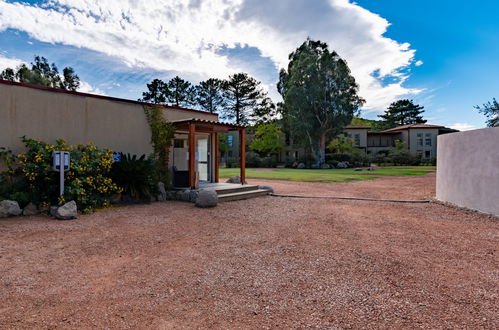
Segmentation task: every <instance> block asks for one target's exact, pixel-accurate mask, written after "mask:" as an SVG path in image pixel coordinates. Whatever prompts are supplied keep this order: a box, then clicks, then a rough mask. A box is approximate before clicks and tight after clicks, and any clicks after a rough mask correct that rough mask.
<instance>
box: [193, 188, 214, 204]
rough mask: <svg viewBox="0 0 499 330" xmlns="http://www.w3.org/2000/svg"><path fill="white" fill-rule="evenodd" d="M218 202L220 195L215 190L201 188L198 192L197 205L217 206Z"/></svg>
mask: <svg viewBox="0 0 499 330" xmlns="http://www.w3.org/2000/svg"><path fill="white" fill-rule="evenodd" d="M217 204H218V195H217V192H216V191H214V190H207V189H201V190H200V191H199V193H198V194H197V198H196V206H197V207H202V208H205V207H215V206H217Z"/></svg>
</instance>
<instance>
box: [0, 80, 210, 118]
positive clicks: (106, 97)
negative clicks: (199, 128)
mask: <svg viewBox="0 0 499 330" xmlns="http://www.w3.org/2000/svg"><path fill="white" fill-rule="evenodd" d="M0 84H3V85H11V86H18V87H26V88H33V89H38V90H44V91H49V92H55V93H64V94H71V95H77V96H83V97H92V98H96V99H103V100H109V101H117V102H125V103H131V104H139V105H148V106H160V107H162V108H166V109H176V110H184V111H191V112H197V113H202V114H205V115H213V116H217V118H218V114H216V113H211V112H208V111H201V110H196V109H190V108H183V107H177V106H175V105H164V104H155V103H149V102H143V101H134V100H129V99H122V98H119V97H114V96H106V95H98V94H90V93H83V92H76V91H68V90H66V89H60V88H52V87H46V86H40V85H35V84H26V83H19V82H15V81H9V80H2V79H0Z"/></svg>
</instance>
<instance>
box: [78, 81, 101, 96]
mask: <svg viewBox="0 0 499 330" xmlns="http://www.w3.org/2000/svg"><path fill="white" fill-rule="evenodd" d="M78 92H82V93H90V94H98V95H106V93H104V92H103V91H102V90H100V89H99V88H98V87H95V86H92V85H90V84H89V83H87V82H86V81H80V88H79V89H78Z"/></svg>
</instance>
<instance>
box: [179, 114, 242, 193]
mask: <svg viewBox="0 0 499 330" xmlns="http://www.w3.org/2000/svg"><path fill="white" fill-rule="evenodd" d="M171 123H172V124H173V125H174V126H175V128H176V129H177V130H182V131H187V132H189V133H188V134H189V135H188V140H189V185H190V187H191V188H196V159H195V154H196V148H195V143H196V140H195V136H196V132H202V133H210V134H211V136H212V141H214V155H213V156H214V157H215V166H214V172H215V173H214V174H215V175H214V177H215V178H214V182H218V181H219V176H218V133H226V132H231V131H239V150H240V152H239V155H240V164H241V165H240V169H241V172H240V177H241V184H244V182H245V181H246V126H244V125H239V124H232V123H224V122H218V121H212V120H206V119H198V118H190V119H182V120H176V121H172V122H171Z"/></svg>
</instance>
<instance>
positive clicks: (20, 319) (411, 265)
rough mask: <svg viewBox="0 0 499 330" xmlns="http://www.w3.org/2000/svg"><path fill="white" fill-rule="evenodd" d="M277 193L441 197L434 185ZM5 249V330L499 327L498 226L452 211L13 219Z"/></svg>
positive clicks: (1, 272) (417, 179) (0, 229)
mask: <svg viewBox="0 0 499 330" xmlns="http://www.w3.org/2000/svg"><path fill="white" fill-rule="evenodd" d="M262 182H264V181H261V180H251V183H262ZM266 182H267V183H269V184H271V185H273V186H274V188H276V190H277V192H282V193H292V192H293V193H309V194H318V195H320V194H326V193H327V194H332V193H334V194H342V195H345V196H346V195H348V196H351V195H356V196H365V197H390V198H392V197H397V198H427V197H430V196H432V194H433V186H434V176H433V175H427V176H414V177H412V176H410V177H403V178H400V177H397V178H395V177H390V178H383V179H379V180H374V181H362V182H355V183H313V184H312V183H296V182H278V181H266ZM0 242H1V245H0V328H1V329H11V328H52V329H53V328H111V329H115V328H134V329H137V328H159V329H168V328H307V327H310V328H359V327H368V328H432V329H435V328H437V329H439V328H488V329H492V328H498V327H499V316H498V315H499V314H498V313H497V306H498V305H499V257H498V253H499V251H498V246H499V221H498V220H497V219H496V218H492V217H487V216H483V215H478V214H474V213H471V212H465V211H462V210H459V209H456V208H451V207H446V206H443V205H439V204H393V203H384V202H382V203H380V202H360V201H340V200H334V201H333V200H322V199H313V200H303V199H289V198H277V197H261V198H256V199H252V200H248V201H237V202H229V203H224V204H220V205H219V206H218V207H217V208H215V209H209V210H202V209H197V208H195V207H194V206H193V205H192V204H188V203H181V202H165V203H154V204H151V205H139V206H127V207H121V208H117V209H114V210H107V211H103V212H99V213H96V214H93V215H89V216H81V217H80V219H78V220H76V221H65V222H59V221H55V220H52V219H50V218H48V217H42V216H39V217H30V218H17V219H8V220H2V221H0Z"/></svg>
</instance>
